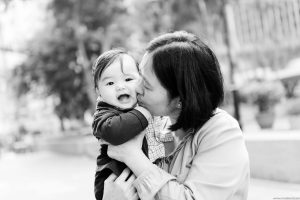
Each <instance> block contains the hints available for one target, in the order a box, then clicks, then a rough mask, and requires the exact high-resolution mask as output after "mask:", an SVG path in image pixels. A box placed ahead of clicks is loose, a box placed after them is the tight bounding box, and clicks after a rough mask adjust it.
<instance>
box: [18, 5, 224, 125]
mask: <svg viewBox="0 0 300 200" xmlns="http://www.w3.org/2000/svg"><path fill="white" fill-rule="evenodd" d="M200 4H201V5H200ZM215 5H218V6H217V7H218V8H220V6H219V3H218V1H216V0H213V1H208V0H200V1H196V0H188V1H184V0H180V1H177V0H168V1H163V0H158V1H139V0H131V1H124V0H114V1H111V0H85V1H83V0H64V1H61V0H52V1H51V3H50V4H49V7H48V9H49V10H48V12H49V15H48V16H49V19H48V21H45V24H46V26H45V30H43V32H41V33H38V34H37V35H36V37H35V40H34V41H32V42H31V43H30V44H28V48H27V50H28V51H29V52H30V55H28V59H27V60H26V61H25V62H24V63H22V64H21V65H20V66H18V67H16V69H15V71H14V74H13V80H14V83H15V91H16V93H17V95H18V96H21V95H23V94H26V93H27V92H29V91H34V92H38V93H42V94H43V95H47V96H52V97H53V98H54V99H55V102H56V104H55V111H56V113H57V115H58V117H59V118H60V119H61V120H63V119H65V118H79V119H80V118H82V117H83V115H84V113H85V111H87V110H89V109H90V110H93V109H94V103H95V99H96V98H95V92H94V89H93V85H92V77H91V66H92V63H93V60H94V59H95V58H96V57H97V56H98V55H99V54H100V53H101V52H103V51H105V50H108V49H111V48H112V47H118V46H122V47H125V48H128V49H129V50H133V51H139V50H141V49H144V47H145V44H146V43H147V42H148V41H149V40H150V39H152V38H153V37H155V36H157V35H158V34H160V33H163V32H167V31H173V30H179V29H185V30H188V31H191V32H194V33H196V34H199V33H200V32H202V33H208V34H209V33H210V32H209V31H206V30H207V27H208V26H209V25H210V24H215V23H211V21H209V20H210V19H211V18H209V17H207V12H210V11H212V12H213V13H214V14H215V13H218V12H219V10H218V9H215V10H214V9H213V8H215V7H214V6H215ZM207 20H208V21H207ZM211 30H213V29H211ZM200 35H201V34H200Z"/></svg>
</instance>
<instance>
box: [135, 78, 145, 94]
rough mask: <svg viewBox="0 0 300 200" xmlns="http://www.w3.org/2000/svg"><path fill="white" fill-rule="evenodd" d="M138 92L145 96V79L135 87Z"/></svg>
mask: <svg viewBox="0 0 300 200" xmlns="http://www.w3.org/2000/svg"><path fill="white" fill-rule="evenodd" d="M135 91H136V93H137V94H138V95H140V96H144V87H143V81H142V80H140V81H139V82H138V84H137V87H136V89H135Z"/></svg>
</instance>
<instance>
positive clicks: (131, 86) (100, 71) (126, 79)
mask: <svg viewBox="0 0 300 200" xmlns="http://www.w3.org/2000/svg"><path fill="white" fill-rule="evenodd" d="M93 76H94V85H95V88H96V91H97V94H98V99H97V108H96V112H95V114H94V120H93V125H92V127H93V134H94V136H95V137H96V138H97V139H99V141H100V142H101V141H105V142H108V143H110V144H112V145H120V144H122V143H124V142H126V141H128V140H130V139H132V138H133V137H135V136H136V135H138V134H140V133H141V132H142V131H143V130H145V129H146V127H148V128H147V129H146V137H145V138H147V140H146V139H145V138H144V141H143V146H142V149H143V151H144V153H145V154H146V155H147V156H148V157H149V159H150V160H151V161H154V160H156V159H157V158H159V157H163V156H164V155H165V151H164V146H163V144H162V142H161V141H163V139H161V138H159V139H157V137H156V136H157V135H159V134H155V126H153V119H152V117H151V114H150V113H149V112H148V111H147V110H146V109H145V108H143V107H140V106H138V104H137V98H136V87H137V86H138V83H139V80H140V75H139V69H138V66H137V63H136V62H135V60H134V59H133V58H132V57H131V56H130V55H129V54H128V53H127V52H126V51H124V50H122V49H114V50H110V51H107V52H104V53H103V54H101V55H100V56H99V57H98V58H97V60H96V62H95V64H94V66H93ZM156 119H157V120H156V121H158V122H159V120H160V118H156ZM156 124H157V123H156ZM148 125H149V126H148ZM164 140H165V141H170V140H172V137H169V138H167V139H164ZM147 141H148V144H147ZM148 147H149V151H148ZM100 152H101V153H100V155H99V156H98V157H97V170H96V175H95V196H96V199H97V200H99V199H102V196H103V188H104V181H105V179H106V178H107V177H108V176H109V175H110V174H111V173H114V174H116V175H117V176H118V175H119V174H120V173H121V172H122V171H123V170H124V169H125V168H126V165H125V164H124V163H121V162H119V161H116V160H113V159H111V158H109V157H108V155H107V145H105V144H101V151H100Z"/></svg>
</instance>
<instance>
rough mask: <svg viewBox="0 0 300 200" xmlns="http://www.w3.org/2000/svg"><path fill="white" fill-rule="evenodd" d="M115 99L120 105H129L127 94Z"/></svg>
mask: <svg viewBox="0 0 300 200" xmlns="http://www.w3.org/2000/svg"><path fill="white" fill-rule="evenodd" d="M117 99H118V100H119V102H120V103H129V102H130V95H129V94H121V95H119V96H117Z"/></svg>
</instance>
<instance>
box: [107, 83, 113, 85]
mask: <svg viewBox="0 0 300 200" xmlns="http://www.w3.org/2000/svg"><path fill="white" fill-rule="evenodd" d="M113 84H114V82H108V83H106V85H113Z"/></svg>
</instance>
